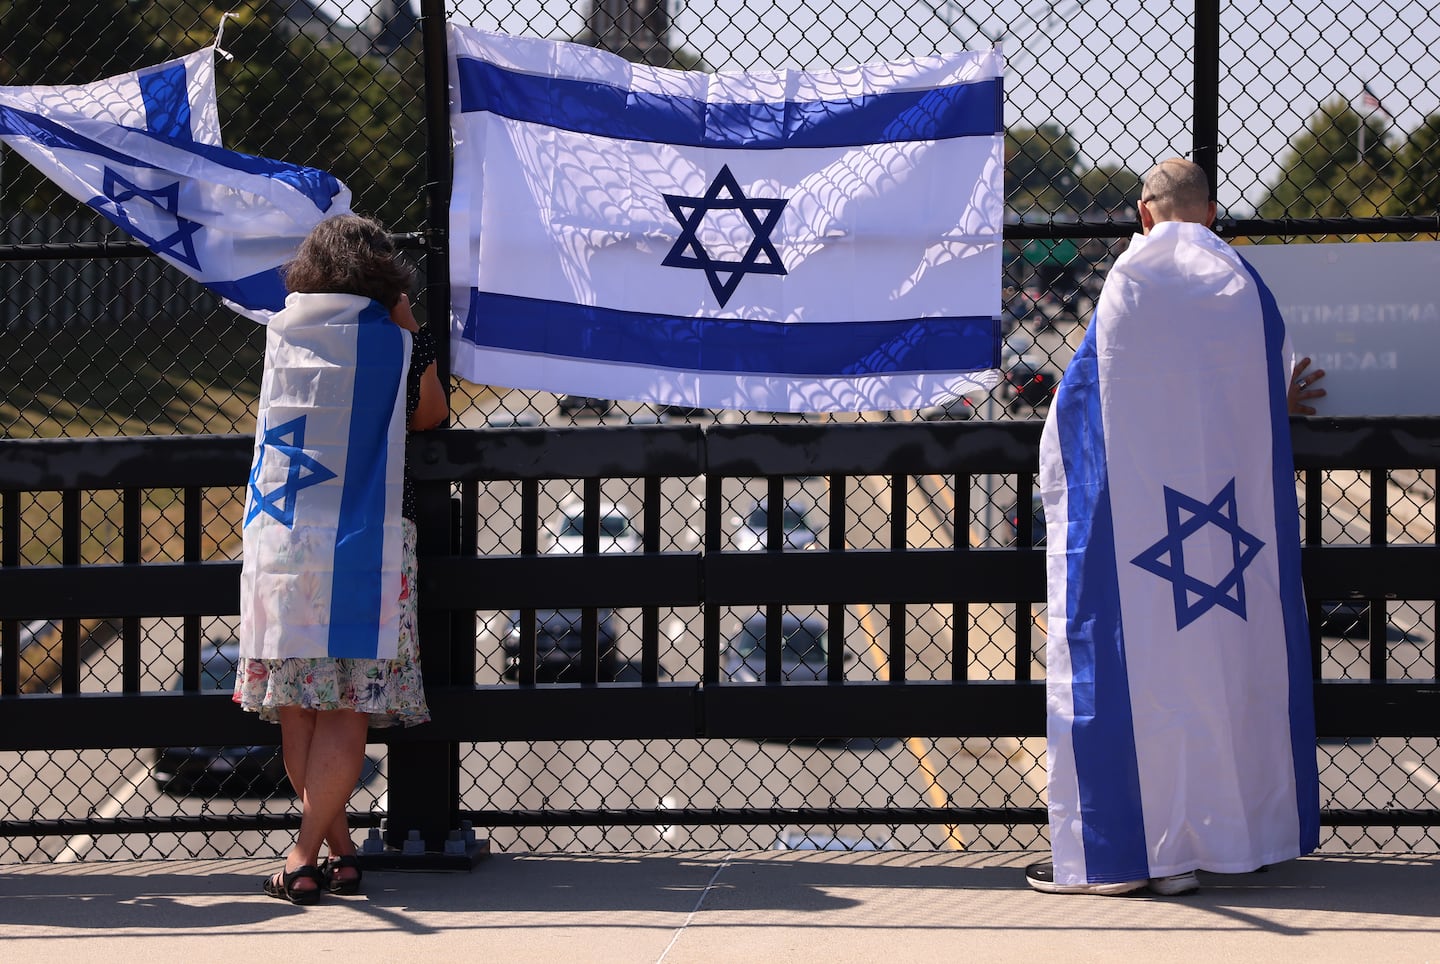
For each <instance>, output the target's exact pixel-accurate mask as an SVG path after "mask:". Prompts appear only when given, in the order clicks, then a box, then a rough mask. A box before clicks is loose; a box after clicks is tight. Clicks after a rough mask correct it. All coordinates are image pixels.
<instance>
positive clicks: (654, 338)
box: [463, 288, 1000, 377]
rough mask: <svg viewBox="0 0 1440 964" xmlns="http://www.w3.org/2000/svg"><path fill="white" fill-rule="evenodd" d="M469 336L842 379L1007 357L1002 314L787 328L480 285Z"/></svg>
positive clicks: (610, 356) (529, 348)
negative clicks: (1002, 351)
mask: <svg viewBox="0 0 1440 964" xmlns="http://www.w3.org/2000/svg"><path fill="white" fill-rule="evenodd" d="M463 337H464V338H465V340H466V341H468V342H470V343H471V344H474V345H478V346H479V347H481V348H494V349H502V350H507V351H524V352H533V353H537V354H543V355H554V356H569V357H573V358H580V359H586V360H590V361H607V362H623V363H628V364H633V365H643V366H646V367H652V368H665V369H671V370H678V371H691V372H727V373H731V372H734V373H751V374H756V375H806V376H830V377H835V376H840V375H878V374H899V373H902V372H967V371H980V370H983V369H987V368H994V367H996V366H997V365H999V363H1000V358H999V354H1000V332H999V321H998V320H997V319H994V318H956V317H949V318H944V317H942V318H904V319H898V320H893V321H853V322H805V323H794V324H785V323H781V322H773V321H747V320H745V319H740V318H687V317H678V316H673V315H659V314H648V313H645V312H636V311H617V310H614V309H609V308H598V307H595V306H592V305H577V304H572V303H570V302H563V301H545V300H541V299H538V298H522V297H517V296H514V295H500V294H494V293H491V292H483V291H480V290H478V289H474V288H472V289H471V291H470V311H469V315H468V316H467V317H466V319H465V328H464V331H463Z"/></svg>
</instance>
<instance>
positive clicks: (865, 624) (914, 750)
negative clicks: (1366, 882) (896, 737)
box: [855, 603, 965, 850]
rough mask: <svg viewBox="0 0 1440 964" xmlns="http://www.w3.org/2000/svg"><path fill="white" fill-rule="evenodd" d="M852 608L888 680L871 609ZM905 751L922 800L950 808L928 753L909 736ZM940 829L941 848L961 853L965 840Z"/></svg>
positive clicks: (950, 826) (877, 668)
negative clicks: (918, 776)
mask: <svg viewBox="0 0 1440 964" xmlns="http://www.w3.org/2000/svg"><path fill="white" fill-rule="evenodd" d="M855 608H856V609H858V610H859V611H860V628H861V629H862V630H863V631H864V633H865V642H866V646H867V647H868V649H869V653H870V659H871V661H872V662H873V663H874V664H875V674H876V675H877V676H879V677H880V678H881V679H883V680H888V679H889V678H890V670H889V668H888V665H887V660H886V658H885V651H884V650H882V649H881V648H880V644H879V643H878V642H876V639H877V637H878V636H879V627H878V626H876V624H875V620H874V613H875V610H874V608H873V607H872V606H870V605H869V604H867V603H858V604H856V607H855ZM905 749H907V750H909V751H910V753H911V755H912V756H914V757H915V762H916V763H917V764H919V766H920V770H921V772H922V773H924V774H925V779H926V784H925V799H927V800H929V801H930V805H931V806H932V807H936V808H937V809H938V808H943V807H948V806H949V805H950V799H949V795H948V794H947V793H946V792H945V790H944V788H943V787H941V786H940V777H939V774H938V773H937V772H936V770H935V767H934V766H933V765H932V764H931V763H930V753H929V751H928V750H926V749H925V748H924V747H923V746H921V744H920V741H919V740H917V739H916V738H915V737H913V736H907V737H905ZM944 826H945V846H947V847H948V848H950V849H951V850H964V849H965V838H964V837H963V836H961V835H960V832H959V830H957V829H956V826H955V824H945V825H944Z"/></svg>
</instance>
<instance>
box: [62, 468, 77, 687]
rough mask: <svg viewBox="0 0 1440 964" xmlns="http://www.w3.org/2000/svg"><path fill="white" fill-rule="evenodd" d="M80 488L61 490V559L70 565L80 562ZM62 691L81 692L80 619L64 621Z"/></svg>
mask: <svg viewBox="0 0 1440 964" xmlns="http://www.w3.org/2000/svg"><path fill="white" fill-rule="evenodd" d="M81 526H82V522H81V519H80V491H79V490H78V489H65V490H64V491H63V492H61V493H60V561H61V562H63V563H64V564H65V565H67V566H78V565H80V530H81ZM61 623H62V626H63V630H62V637H61V642H60V691H61V692H62V693H78V692H80V620H78V619H75V618H73V617H72V618H67V619H64V620H62V621H61Z"/></svg>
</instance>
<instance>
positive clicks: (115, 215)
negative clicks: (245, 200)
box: [90, 167, 201, 271]
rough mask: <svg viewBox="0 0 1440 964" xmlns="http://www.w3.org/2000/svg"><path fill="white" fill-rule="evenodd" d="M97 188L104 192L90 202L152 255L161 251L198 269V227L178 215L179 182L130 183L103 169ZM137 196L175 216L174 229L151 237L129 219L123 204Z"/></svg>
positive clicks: (109, 170) (193, 222) (196, 224)
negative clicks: (147, 185)
mask: <svg viewBox="0 0 1440 964" xmlns="http://www.w3.org/2000/svg"><path fill="white" fill-rule="evenodd" d="M101 190H102V191H103V192H104V193H103V194H102V195H101V196H100V197H98V198H95V199H94V200H93V201H91V202H90V203H91V204H92V205H93V206H94V207H95V208H96V209H97V210H98V211H99V212H100V213H101V214H103V215H105V216H106V217H107V218H109V219H110V220H111V221H114V222H115V224H116V225H117V226H118V227H121V228H124V229H125V231H127V232H128V233H129V234H131V235H132V236H134V237H135V238H137V239H139V240H140V241H142V242H143V243H144V244H145V246H146V247H148V248H149V249H150V250H151V251H154V252H155V253H156V254H164V255H168V256H169V257H172V258H174V259H175V260H176V261H179V262H181V263H182V264H186V265H189V266H190V267H192V268H194V269H195V270H196V271H199V270H201V269H200V258H199V256H198V255H197V254H196V253H195V233H196V232H197V231H199V230H200V227H201V225H200V224H199V222H196V221H190V220H188V219H186V218H182V217H180V182H179V181H176V182H175V183H174V184H168V185H166V186H165V187H160V188H155V189H154V190H150V189H148V188H143V187H140V186H139V185H136V184H132V183H131V182H130V181H128V180H126V179H125V178H124V177H121V176H120V175H119V174H118V173H116V172H115V171H113V170H111V169H110V168H108V167H107V168H105V178H104V181H103V182H102V183H101ZM136 199H139V200H140V201H144V202H147V203H149V204H151V205H153V206H154V207H156V208H158V209H159V210H161V211H164V212H165V213H166V214H169V215H172V216H173V217H174V218H175V230H174V231H172V232H170V233H169V234H167V235H165V237H163V238H156V237H152V236H150V235H149V234H147V233H145V232H144V231H142V230H140V228H139V227H138V226H137V225H136V224H135V222H134V221H132V220H130V215H128V214H126V213H125V208H124V207H123V205H124V204H125V202H126V201H133V200H136Z"/></svg>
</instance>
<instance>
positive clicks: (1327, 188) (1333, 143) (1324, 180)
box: [1258, 99, 1395, 218]
mask: <svg viewBox="0 0 1440 964" xmlns="http://www.w3.org/2000/svg"><path fill="white" fill-rule="evenodd" d="M1362 124H1364V137H1363V138H1362V137H1361V133H1360V132H1361V125H1362ZM1394 159H1395V155H1394V149H1393V147H1392V146H1391V144H1390V141H1389V139H1388V137H1387V134H1386V130H1385V127H1384V125H1383V124H1381V123H1380V122H1378V121H1375V120H1362V118H1361V117H1360V115H1359V114H1358V113H1356V112H1355V111H1354V110H1353V109H1351V107H1350V105H1349V103H1348V102H1347V101H1345V100H1342V99H1336V100H1331V101H1328V102H1326V103H1325V104H1323V105H1321V107H1320V109H1319V110H1318V111H1316V113H1315V114H1313V115H1312V116H1311V117H1310V119H1309V120H1308V121H1307V122H1306V124H1305V131H1304V132H1303V133H1302V134H1300V135H1299V136H1298V137H1296V138H1295V140H1294V141H1293V142H1292V143H1291V146H1290V148H1289V149H1288V150H1287V151H1286V152H1285V154H1284V155H1282V157H1281V162H1280V167H1281V173H1280V176H1279V178H1278V179H1277V181H1276V182H1275V183H1274V184H1273V185H1272V186H1271V188H1270V194H1269V196H1268V197H1266V199H1265V200H1264V201H1263V202H1261V204H1260V207H1259V209H1258V210H1259V215H1260V217H1262V218H1313V217H1372V216H1374V215H1376V214H1379V213H1380V211H1381V209H1382V207H1384V206H1385V205H1386V204H1387V203H1388V201H1389V199H1390V195H1391V193H1392V192H1391V186H1390V184H1389V182H1388V180H1387V175H1388V173H1389V172H1390V170H1391V169H1392V167H1393V164H1394Z"/></svg>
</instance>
